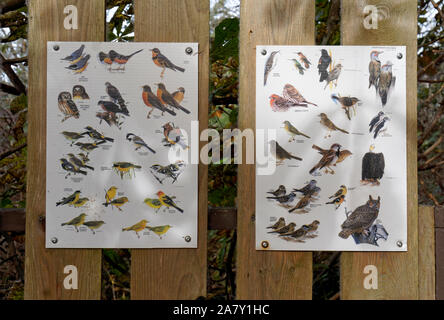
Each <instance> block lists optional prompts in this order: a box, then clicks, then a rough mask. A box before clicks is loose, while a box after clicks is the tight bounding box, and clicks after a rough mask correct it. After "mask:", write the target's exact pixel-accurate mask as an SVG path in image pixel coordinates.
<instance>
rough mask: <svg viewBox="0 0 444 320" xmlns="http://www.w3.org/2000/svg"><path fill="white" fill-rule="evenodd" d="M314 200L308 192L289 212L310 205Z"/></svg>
mask: <svg viewBox="0 0 444 320" xmlns="http://www.w3.org/2000/svg"><path fill="white" fill-rule="evenodd" d="M311 200H312V198H311V194H307V195H304V196H303V197H302V198H301V199H300V200H299V201H298V203H296V205H295V206H294V207H293V208H291V209H290V210H288V212H290V213H291V212H293V211H295V210H301V209H304V208H305V207H306V206H308V205H309V204H310V201H311Z"/></svg>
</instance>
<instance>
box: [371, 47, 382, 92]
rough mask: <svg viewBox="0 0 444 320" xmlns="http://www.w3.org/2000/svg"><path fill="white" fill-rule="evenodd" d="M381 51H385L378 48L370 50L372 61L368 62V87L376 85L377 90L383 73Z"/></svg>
mask: <svg viewBox="0 0 444 320" xmlns="http://www.w3.org/2000/svg"><path fill="white" fill-rule="evenodd" d="M381 53H383V52H382V51H377V50H373V51H372V52H370V63H369V64H368V72H369V77H368V88H369V89H370V88H371V86H374V87H375V90H376V91H378V81H379V76H380V75H381V61H379V55H380V54H381Z"/></svg>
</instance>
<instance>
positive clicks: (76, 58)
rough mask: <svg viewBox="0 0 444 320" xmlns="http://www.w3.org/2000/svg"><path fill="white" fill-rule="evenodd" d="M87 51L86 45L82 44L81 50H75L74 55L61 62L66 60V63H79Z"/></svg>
mask: <svg viewBox="0 0 444 320" xmlns="http://www.w3.org/2000/svg"><path fill="white" fill-rule="evenodd" d="M84 49H85V45H84V44H82V45H81V46H80V48H78V49H77V50H75V51H74V52H73V53H71V54H70V55H69V56H67V57H65V58H62V59H60V60H65V61H69V62H71V63H76V62H77V61H79V60H80V58H81V57H82V54H83V50H84Z"/></svg>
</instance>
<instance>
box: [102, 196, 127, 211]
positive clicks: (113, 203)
mask: <svg viewBox="0 0 444 320" xmlns="http://www.w3.org/2000/svg"><path fill="white" fill-rule="evenodd" d="M128 201H129V200H128V198H127V197H120V198H116V199H113V200H111V201H106V202H104V203H102V205H104V206H105V207H108V206H111V207H116V208H117V209H119V211H122V209H121V208H120V207H121V206H123V205H124V204H125V203H127V202H128Z"/></svg>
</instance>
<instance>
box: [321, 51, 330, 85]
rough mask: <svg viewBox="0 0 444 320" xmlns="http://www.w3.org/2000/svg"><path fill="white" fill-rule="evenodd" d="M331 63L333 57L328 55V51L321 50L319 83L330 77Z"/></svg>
mask: <svg viewBox="0 0 444 320" xmlns="http://www.w3.org/2000/svg"><path fill="white" fill-rule="evenodd" d="M330 63H331V57H330V55H329V54H328V52H327V50H325V49H321V57H320V58H319V62H318V73H319V76H320V77H319V82H322V81H324V80H327V77H328V71H327V69H328V67H329V66H330Z"/></svg>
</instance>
